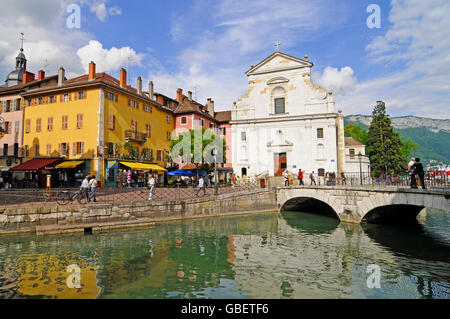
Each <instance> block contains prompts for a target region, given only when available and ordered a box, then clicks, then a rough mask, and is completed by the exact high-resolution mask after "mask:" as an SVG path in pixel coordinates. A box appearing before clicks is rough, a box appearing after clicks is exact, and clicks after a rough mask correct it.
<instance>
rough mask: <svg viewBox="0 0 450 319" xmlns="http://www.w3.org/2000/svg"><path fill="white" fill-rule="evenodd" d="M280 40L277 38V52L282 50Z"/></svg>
mask: <svg viewBox="0 0 450 319" xmlns="http://www.w3.org/2000/svg"><path fill="white" fill-rule="evenodd" d="M280 44H281V43H280V41H278V40H277V42H275V46H276V47H277V52H280Z"/></svg>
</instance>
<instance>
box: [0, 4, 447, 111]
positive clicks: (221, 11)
mask: <svg viewBox="0 0 450 319" xmlns="http://www.w3.org/2000/svg"><path fill="white" fill-rule="evenodd" d="M372 4H375V5H377V6H378V7H379V8H380V11H379V13H380V15H379V17H380V19H379V21H380V24H379V27H376V28H369V26H368V23H367V21H368V20H369V22H373V21H374V20H373V14H374V11H373V10H368V7H369V5H372ZM74 7H77V8H79V13H80V15H79V19H75V20H74V13H76V11H77V10H75V11H74V10H73V8H74ZM0 10H1V12H2V21H1V24H0V82H3V81H4V80H5V79H6V77H7V75H8V73H9V72H10V71H12V70H13V69H14V63H15V57H16V56H17V54H18V52H19V49H20V43H21V41H20V33H21V32H23V33H24V34H25V35H24V38H25V40H24V53H25V55H26V58H27V60H28V62H27V70H28V71H31V72H33V73H35V74H37V71H38V70H41V69H44V68H45V70H46V74H48V75H53V74H56V73H57V70H58V69H59V67H61V66H62V67H64V69H65V70H66V76H67V77H73V76H77V75H80V74H85V73H87V70H88V64H89V62H90V61H94V62H95V63H96V64H97V72H107V73H109V74H111V75H113V76H116V77H118V75H119V70H120V68H121V67H124V68H126V69H127V70H128V75H129V79H130V83H131V85H133V86H136V78H137V77H138V76H141V77H142V79H143V83H144V84H143V85H144V90H147V88H148V86H147V85H148V81H150V80H152V81H153V82H154V87H155V91H156V92H160V93H163V94H165V95H168V96H171V97H176V90H177V88H182V89H183V92H185V94H187V93H186V92H187V91H189V90H190V91H192V92H193V95H194V98H195V99H196V100H197V101H199V102H201V103H206V99H207V98H212V99H213V100H214V101H215V107H216V110H227V109H230V108H231V106H232V104H233V101H236V100H237V99H238V98H239V97H240V96H241V95H243V94H245V92H246V91H247V88H248V80H247V77H246V75H245V72H246V71H247V70H248V69H249V68H250V64H254V65H256V64H258V63H259V62H260V61H262V60H263V59H265V58H266V57H268V56H269V55H271V54H272V53H273V52H274V51H275V42H276V41H279V42H281V45H280V51H281V52H284V53H286V54H289V55H292V56H296V57H299V58H303V57H304V55H305V54H307V55H308V57H309V61H312V62H313V63H314V67H313V69H312V81H313V83H315V84H316V85H319V86H321V87H323V88H325V89H327V90H332V91H333V92H334V96H335V100H336V108H337V109H342V110H343V112H344V114H345V115H351V114H365V115H370V114H371V113H372V110H373V107H374V105H376V101H377V100H383V101H385V102H386V107H387V112H388V113H389V114H390V115H391V116H406V115H415V116H421V117H430V118H440V119H449V118H450V37H449V36H448V32H449V31H450V19H448V18H447V15H448V12H450V0H433V1H423V0H392V1H387V0H384V1H382V0H370V1H365V0H358V1H355V0H264V1H257V0H190V1H189V0H183V1H181V0H171V1H156V0H147V1H137V0H135V1H129V0H127V1H125V0H80V1H73V0H39V1H36V0H0ZM74 21H79V25H77V24H74V23H73V22H74ZM68 22H69V23H68ZM74 26H75V27H74ZM78 26H79V27H78Z"/></svg>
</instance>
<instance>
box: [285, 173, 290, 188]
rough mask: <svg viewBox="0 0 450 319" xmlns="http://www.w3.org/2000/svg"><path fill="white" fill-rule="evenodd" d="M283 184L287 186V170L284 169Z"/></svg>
mask: <svg viewBox="0 0 450 319" xmlns="http://www.w3.org/2000/svg"><path fill="white" fill-rule="evenodd" d="M284 186H289V174H288V171H287V170H285V171H284Z"/></svg>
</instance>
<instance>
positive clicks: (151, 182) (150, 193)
mask: <svg viewBox="0 0 450 319" xmlns="http://www.w3.org/2000/svg"><path fill="white" fill-rule="evenodd" d="M147 185H148V189H149V191H148V200H151V199H152V198H153V188H154V187H155V178H154V177H153V175H152V174H150V175H148V180H147Z"/></svg>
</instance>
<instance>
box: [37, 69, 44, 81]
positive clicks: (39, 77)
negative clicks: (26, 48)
mask: <svg viewBox="0 0 450 319" xmlns="http://www.w3.org/2000/svg"><path fill="white" fill-rule="evenodd" d="M44 78H45V72H44V70H40V71H38V81H41V80H43V79H44Z"/></svg>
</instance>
